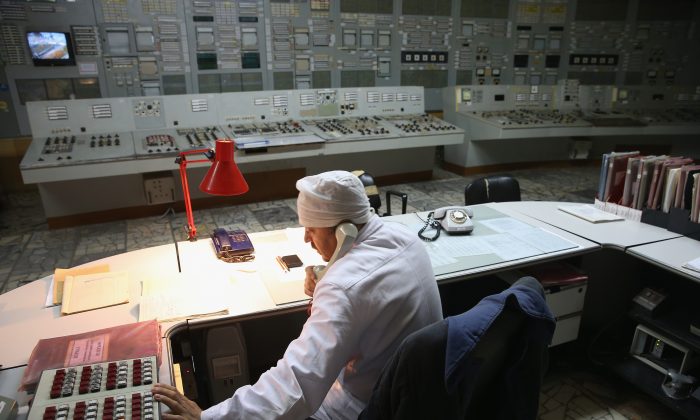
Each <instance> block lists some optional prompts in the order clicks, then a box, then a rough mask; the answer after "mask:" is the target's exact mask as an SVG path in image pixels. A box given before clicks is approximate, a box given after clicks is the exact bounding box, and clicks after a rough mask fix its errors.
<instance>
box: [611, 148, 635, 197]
mask: <svg viewBox="0 0 700 420" xmlns="http://www.w3.org/2000/svg"><path fill="white" fill-rule="evenodd" d="M638 155H639V152H638V151H635V152H622V153H616V154H614V155H611V156H610V160H609V163H608V173H607V178H606V180H605V193H604V195H603V197H604V201H609V202H611V203H620V201H621V200H622V194H623V192H624V188H625V176H626V175H627V162H628V161H629V159H630V158H632V157H636V156H638Z"/></svg>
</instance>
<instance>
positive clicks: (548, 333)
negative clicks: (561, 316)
mask: <svg viewBox="0 0 700 420" xmlns="http://www.w3.org/2000/svg"><path fill="white" fill-rule="evenodd" d="M516 286H518V287H519V291H518V293H520V294H519V296H520V298H521V299H524V298H522V296H523V295H522V294H523V293H525V294H526V295H527V299H528V301H529V302H530V303H532V302H537V305H544V306H542V307H545V308H546V302H545V300H544V299H545V298H544V290H543V289H542V286H541V285H540V284H539V282H538V281H537V280H535V279H534V278H533V277H524V278H522V279H520V280H518V281H517V282H516V283H515V284H513V286H511V288H509V289H507V290H506V291H505V292H503V293H506V295H505V296H508V293H509V292H512V290H511V289H512V288H514V287H516ZM523 290H524V292H523ZM498 296H500V295H492V296H489V297H486V298H484V299H483V300H482V301H481V302H479V304H478V305H477V306H475V307H474V308H472V309H470V310H469V311H467V312H465V313H463V314H461V315H458V316H457V317H452V318H448V319H445V320H443V321H439V322H437V323H435V324H432V325H429V326H427V327H425V328H423V329H421V330H418V331H417V332H415V333H413V334H411V335H409V336H408V337H407V338H406V339H405V340H404V341H403V342H402V344H401V345H400V346H399V348H398V350H397V351H396V353H395V354H394V355H393V356H392V358H391V359H390V360H389V361H388V362H387V364H386V366H385V367H384V370H383V371H382V373H381V375H380V377H379V379H378V381H377V383H376V385H375V387H374V390H373V393H372V396H371V398H370V401H369V403H368V405H367V407H366V408H365V410H364V411H363V412H362V413H361V414H360V416H359V417H358V418H359V419H361V420H372V419H426V418H434V419H441V420H445V419H448V420H449V419H522V420H525V419H528V420H529V419H533V420H534V419H535V418H537V412H538V409H539V390H540V387H541V384H542V378H543V376H544V372H545V370H546V367H547V356H548V353H547V352H548V345H549V343H550V342H551V339H552V334H553V333H554V327H555V323H554V319H553V317H552V315H551V313H550V312H549V310H548V309H545V310H544V313H545V314H546V316H543V317H540V316H529V315H527V314H526V313H525V312H524V311H523V310H522V309H521V306H520V303H519V300H518V299H519V297H516V296H515V295H513V294H511V295H510V296H508V297H507V298H506V299H505V304H504V306H503V310H502V312H501V313H500V315H498V316H497V317H496V318H495V319H494V320H493V322H492V323H491V324H490V326H489V327H488V328H487V329H486V331H483V329H479V328H477V327H474V326H471V325H470V328H467V329H459V331H460V333H461V334H458V335H457V337H460V338H463V341H462V342H463V343H468V342H470V340H473V341H475V342H476V345H475V346H474V347H473V348H472V350H471V352H466V350H465V352H464V353H460V351H461V350H462V349H461V348H459V349H458V350H457V351H456V352H453V353H450V354H452V355H453V354H457V355H464V356H463V357H461V358H456V359H454V358H452V359H451V360H456V361H457V362H454V363H452V364H450V365H449V366H447V365H446V360H447V357H446V355H447V349H448V346H447V342H448V329H449V322H455V321H449V320H452V319H453V318H459V319H460V320H462V321H464V320H466V321H468V322H479V320H483V319H490V318H489V316H488V315H490V316H491V317H493V314H494V313H496V312H489V311H495V310H496V309H497V308H499V307H500V304H498V303H496V302H495V301H494V299H493V298H496V297H498ZM484 305H491V306H490V307H488V306H484ZM526 307H529V306H526ZM460 317H461V318H460ZM465 317H466V318H465ZM460 325H461V324H460ZM453 344H454V342H453ZM451 349H453V350H454V347H451ZM519 361H525V363H524V364H518V363H520V362H519ZM516 364H517V366H518V368H517V369H516V368H513V367H514V366H516ZM446 372H449V373H450V375H447V374H446Z"/></svg>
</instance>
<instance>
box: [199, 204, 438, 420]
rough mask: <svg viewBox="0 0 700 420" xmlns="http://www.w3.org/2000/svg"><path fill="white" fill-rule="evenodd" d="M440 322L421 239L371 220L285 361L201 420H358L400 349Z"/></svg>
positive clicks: (329, 276)
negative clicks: (310, 419)
mask: <svg viewBox="0 0 700 420" xmlns="http://www.w3.org/2000/svg"><path fill="white" fill-rule="evenodd" d="M441 319H442V310H441V304H440V296H439V293H438V289H437V284H436V282H435V276H434V275H433V270H432V267H431V265H430V259H429V257H428V254H427V252H426V251H425V248H424V246H423V244H422V243H421V241H420V240H419V239H418V236H417V235H416V234H415V233H413V232H409V231H408V230H407V229H406V228H405V227H403V226H402V225H400V224H398V223H392V222H384V221H382V220H381V219H379V218H378V217H377V216H373V217H372V218H371V219H370V221H369V222H368V223H367V224H366V225H365V226H364V228H363V229H362V230H361V231H360V232H359V235H358V237H357V239H356V241H355V245H354V246H353V248H352V249H351V250H350V251H349V252H348V253H347V254H346V255H345V256H344V257H342V258H340V259H339V260H338V261H337V262H336V263H335V264H334V265H332V266H331V267H330V268H329V269H328V271H327V272H326V275H325V276H324V277H323V280H322V281H320V282H319V283H318V284H317V285H316V290H315V291H314V299H313V307H312V311H311V316H310V317H309V319H308V320H307V321H306V323H305V324H304V328H303V330H302V332H301V335H300V336H299V338H297V339H296V340H294V341H292V342H291V343H290V344H289V347H287V350H286V352H285V354H284V357H283V358H282V359H281V360H280V361H279V362H278V363H277V365H276V366H275V367H273V368H271V369H270V370H268V371H267V372H265V373H264V374H263V375H261V376H260V378H259V380H258V382H256V383H255V384H254V385H246V386H244V387H241V388H239V389H238V390H237V391H236V392H235V394H234V395H233V396H232V397H231V398H229V399H227V400H225V401H223V402H221V403H219V404H217V405H215V406H213V407H211V408H209V409H207V410H205V411H203V412H202V419H213V418H228V419H275V418H280V419H304V418H306V417H309V416H311V415H313V417H314V418H317V419H319V420H321V419H334V420H338V419H345V418H347V419H356V418H357V416H358V415H359V413H360V411H362V409H363V408H364V406H365V405H366V403H367V401H368V400H369V397H370V395H371V393H372V388H373V387H374V384H375V382H376V380H377V377H378V376H379V373H380V372H381V370H382V368H383V367H384V364H385V363H386V361H387V360H388V359H389V357H391V355H392V354H393V353H394V351H395V350H396V348H397V347H398V345H399V344H400V343H401V341H402V340H403V339H404V338H405V337H406V336H407V335H408V334H410V333H411V332H413V331H416V330H418V329H420V328H421V327H423V326H426V325H429V324H431V323H433V322H435V321H438V320H441ZM253 357H254V356H253Z"/></svg>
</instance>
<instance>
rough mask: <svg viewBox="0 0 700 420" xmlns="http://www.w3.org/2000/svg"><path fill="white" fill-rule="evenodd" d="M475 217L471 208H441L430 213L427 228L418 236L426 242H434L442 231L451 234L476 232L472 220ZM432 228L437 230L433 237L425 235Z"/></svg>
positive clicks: (422, 229) (424, 227) (423, 228)
mask: <svg viewBox="0 0 700 420" xmlns="http://www.w3.org/2000/svg"><path fill="white" fill-rule="evenodd" d="M472 217H474V212H473V211H472V209H470V208H469V207H464V206H453V207H441V208H439V209H437V210H435V211H433V212H430V213H428V220H427V221H426V222H425V226H423V227H422V228H421V230H420V231H419V232H418V236H419V237H420V238H421V239H422V240H424V241H428V242H431V241H434V240H436V239H437V238H438V237H440V231H441V230H442V229H444V230H445V232H447V233H449V234H468V233H471V232H472V230H474V223H472V220H471V218H472ZM428 227H431V228H432V229H435V235H434V236H433V237H427V236H424V235H423V232H425V230H426V229H427V228H428Z"/></svg>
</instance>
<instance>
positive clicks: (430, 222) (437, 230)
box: [418, 211, 442, 242]
mask: <svg viewBox="0 0 700 420" xmlns="http://www.w3.org/2000/svg"><path fill="white" fill-rule="evenodd" d="M433 213H434V212H432V211H431V212H430V213H428V220H426V221H425V225H423V227H422V228H421V229H420V230H419V231H418V237H419V238H421V239H422V240H424V241H425V242H433V241H434V240H436V239H437V238H439V237H440V231H441V230H442V225H440V222H438V221H437V220H435V219H433ZM428 227H430V228H431V229H434V230H435V234H434V235H433V236H432V237H430V236H425V235H423V232H425V230H426V229H428Z"/></svg>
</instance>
